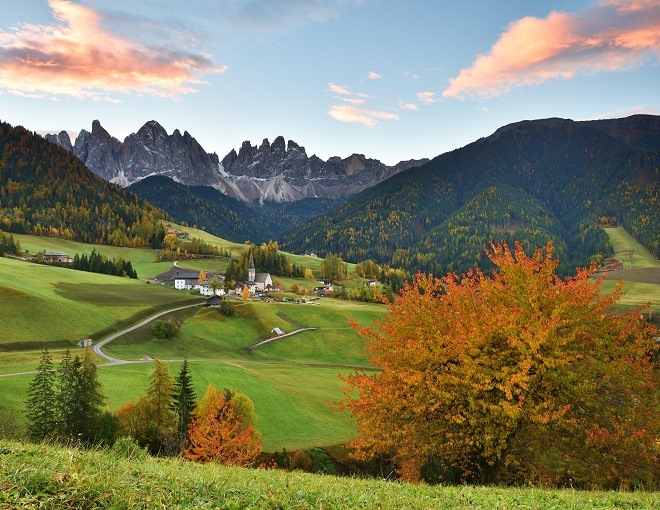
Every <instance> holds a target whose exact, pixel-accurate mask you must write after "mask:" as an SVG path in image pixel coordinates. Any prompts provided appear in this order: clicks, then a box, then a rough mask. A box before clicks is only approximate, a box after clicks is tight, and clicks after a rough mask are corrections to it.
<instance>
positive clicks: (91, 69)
mask: <svg viewBox="0 0 660 510" xmlns="http://www.w3.org/2000/svg"><path fill="white" fill-rule="evenodd" d="M48 5H49V6H50V8H51V10H52V12H53V16H54V18H55V20H56V21H55V22H54V23H53V24H51V25H34V24H28V23H23V24H20V25H18V27H16V28H14V29H12V30H11V31H8V32H5V31H0V89H3V90H5V91H7V92H9V93H12V94H15V95H27V96H33V97H44V98H46V97H47V98H56V97H58V96H71V97H78V98H86V99H93V100H102V101H117V100H118V99H117V98H116V97H115V96H114V93H129V92H138V93H144V94H150V95H157V96H177V95H180V94H188V93H192V92H195V91H196V88H195V87H196V86H198V85H200V84H202V83H203V81H202V79H201V77H202V76H203V75H205V74H207V73H212V72H222V71H225V70H226V67H225V66H216V65H215V64H214V63H213V62H212V61H211V59H210V57H209V56H208V55H204V54H201V53H198V54H194V53H190V52H187V51H185V50H184V49H179V50H175V49H171V48H168V47H165V46H155V45H148V44H145V43H142V42H140V41H139V40H138V39H137V38H136V37H130V36H128V35H126V34H120V33H118V32H115V31H112V30H109V29H108V28H106V27H105V26H104V24H103V23H102V17H101V14H100V13H99V12H98V11H96V10H94V9H92V8H90V7H86V6H83V5H79V4H76V3H74V2H72V1H70V0H49V1H48Z"/></svg>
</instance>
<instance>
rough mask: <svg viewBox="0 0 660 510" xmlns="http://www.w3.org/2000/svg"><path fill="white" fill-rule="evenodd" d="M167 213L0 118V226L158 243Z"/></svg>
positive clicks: (131, 242)
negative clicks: (1, 120) (162, 220)
mask: <svg viewBox="0 0 660 510" xmlns="http://www.w3.org/2000/svg"><path fill="white" fill-rule="evenodd" d="M166 218H168V216H167V214H166V213H165V212H163V211H161V210H160V209H157V208H155V207H153V206H152V205H150V204H149V203H147V202H145V201H144V200H142V199H140V198H138V196H137V195H135V194H134V193H130V192H128V191H126V190H124V189H122V188H120V187H119V186H116V185H114V184H110V183H108V182H106V181H104V180H103V179H101V178H100V177H98V176H96V175H94V174H93V173H92V172H90V171H89V170H88V169H87V168H86V167H85V166H84V165H83V164H82V163H81V162H80V160H79V159H78V158H76V157H75V156H73V155H72V154H70V153H68V152H67V151H66V150H64V149H63V148H61V147H57V146H56V145H53V144H51V143H49V142H47V141H46V140H45V139H44V138H42V137H41V136H39V135H37V134H34V133H32V132H30V131H27V130H26V129H24V128H22V127H20V126H19V127H12V126H10V125H9V124H6V123H2V122H0V230H5V231H8V232H18V233H26V234H36V235H48V236H53V237H62V238H65V239H75V240H77V241H83V242H89V243H100V244H112V245H116V246H147V245H153V246H154V247H155V246H159V245H160V242H161V241H162V237H163V228H162V226H161V224H160V221H159V220H161V219H166Z"/></svg>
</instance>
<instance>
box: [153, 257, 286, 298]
mask: <svg viewBox="0 0 660 510" xmlns="http://www.w3.org/2000/svg"><path fill="white" fill-rule="evenodd" d="M158 280H159V281H160V282H162V283H170V284H173V285H174V288H175V289H177V290H199V293H200V294H201V295H203V296H213V295H216V296H224V295H225V294H226V293H229V294H232V293H233V294H241V293H242V292H243V289H244V288H245V287H246V286H247V288H248V289H249V290H250V294H257V293H259V292H269V291H272V290H276V288H275V287H274V286H273V279H272V278H271V276H270V273H257V271H256V268H255V266H254V259H253V258H252V257H250V265H249V267H248V278H247V280H246V281H242V282H236V284H235V285H234V287H233V288H231V289H228V290H227V291H225V285H224V281H225V277H224V276H223V275H221V274H215V273H204V272H203V271H196V270H191V269H183V268H180V267H176V266H175V267H173V268H172V269H171V270H170V271H169V272H167V273H163V274H162V275H160V277H159V278H158ZM214 280H215V281H217V282H219V283H220V285H218V284H217V283H215V282H214Z"/></svg>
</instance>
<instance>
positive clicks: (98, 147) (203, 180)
mask: <svg viewBox="0 0 660 510" xmlns="http://www.w3.org/2000/svg"><path fill="white" fill-rule="evenodd" d="M46 139H47V140H48V141H50V142H52V143H54V144H57V145H60V146H62V147H64V148H65V149H67V150H68V151H69V152H71V153H72V154H74V155H76V156H77V157H78V158H79V159H80V160H81V161H82V162H83V163H84V164H85V165H86V166H87V167H88V168H89V169H90V170H92V172H94V173H95V174H97V175H99V176H101V177H103V178H104V179H105V180H107V181H110V182H113V183H116V184H119V185H121V186H123V187H127V186H129V185H131V184H133V183H135V182H137V181H139V180H141V179H144V178H146V177H149V176H154V175H161V176H165V177H169V178H170V179H172V180H174V181H176V182H178V183H181V184H185V185H187V186H212V187H214V188H216V189H218V190H219V191H221V192H222V193H224V194H225V195H227V196H229V197H232V198H237V199H239V200H242V201H244V202H267V201H273V202H293V201H297V200H302V199H305V198H311V197H315V198H324V199H325V198H329V199H334V198H338V197H345V196H350V195H355V194H357V193H359V192H361V191H363V190H365V189H367V188H369V187H371V186H373V185H375V184H378V183H379V182H381V181H383V180H385V179H387V178H389V177H391V176H393V175H396V174H397V173H400V172H402V171H404V170H407V169H409V168H412V167H415V166H418V165H420V164H423V163H426V162H427V161H428V160H427V159H423V160H410V161H402V162H400V163H398V164H396V165H394V166H388V165H385V164H383V163H381V162H380V161H378V160H376V159H369V158H366V157H365V156H364V155H362V154H353V155H352V156H350V157H348V158H344V159H342V158H339V157H332V158H329V159H328V160H327V161H323V160H322V159H321V158H319V157H317V156H315V155H313V156H311V157H308V156H307V153H306V152H305V148H304V147H302V146H300V145H298V144H297V143H296V142H294V141H291V140H289V142H288V144H287V143H285V141H284V138H283V137H281V136H278V137H277V138H275V140H274V141H273V143H272V144H271V143H270V142H269V141H268V139H264V140H263V142H262V143H261V145H260V146H259V147H257V146H253V145H251V144H250V143H249V142H247V141H246V142H244V143H243V145H242V146H241V148H240V149H239V151H238V152H236V151H235V150H233V149H232V150H231V151H230V152H229V154H227V155H226V156H225V157H224V158H223V159H222V161H220V159H219V158H218V156H217V155H216V154H215V153H213V154H209V153H207V152H206V151H205V150H204V148H203V147H202V146H201V145H200V144H199V143H198V142H197V140H196V139H195V138H194V137H192V136H191V135H190V134H189V133H188V132H187V131H186V132H184V133H183V134H181V133H180V131H179V130H178V129H177V130H175V131H174V132H173V133H172V134H171V135H168V134H167V131H165V129H164V128H163V127H162V126H161V125H160V124H159V123H158V122H156V121H153V120H152V121H149V122H147V123H146V124H144V126H142V127H141V128H140V129H139V130H138V131H137V133H132V134H130V135H128V136H127V137H126V138H125V139H124V141H123V142H120V141H119V140H118V139H117V138H115V137H113V136H111V135H110V134H109V133H108V132H107V131H106V130H105V129H104V128H103V126H101V123H100V122H99V121H98V120H95V121H94V122H93V123H92V131H91V132H89V131H86V130H84V129H83V130H82V131H80V134H79V135H78V137H77V138H76V141H75V143H74V144H72V143H71V139H70V137H69V135H68V133H67V132H65V131H62V132H60V133H59V134H57V135H54V134H50V135H46Z"/></svg>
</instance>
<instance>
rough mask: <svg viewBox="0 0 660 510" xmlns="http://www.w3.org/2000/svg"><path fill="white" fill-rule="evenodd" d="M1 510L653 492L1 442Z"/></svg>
mask: <svg viewBox="0 0 660 510" xmlns="http://www.w3.org/2000/svg"><path fill="white" fill-rule="evenodd" d="M0 485H2V488H3V489H2V492H1V493H0V506H2V507H6V508H96V507H99V508H181V509H183V508H235V509H238V508H241V509H243V508H245V509H248V508H250V509H269V508H270V509H272V508H300V509H302V508H319V509H321V508H322V509H324V510H335V509H374V508H378V509H382V510H390V509H392V510H394V509H397V510H398V509H401V508H406V509H410V510H417V509H419V510H421V509H423V510H428V509H435V508H437V509H444V510H454V509H467V508H470V509H488V510H491V509H513V508H521V509H522V508H543V509H547V510H559V509H561V510H565V509H575V510H577V509H581V510H582V509H585V510H591V509H611V508H626V509H631V510H632V509H635V510H647V509H648V510H651V509H654V508H657V494H654V493H649V492H643V491H638V492H614V491H608V492H606V491H577V490H573V489H561V490H557V489H543V488H531V487H524V488H516V487H508V488H500V487H474V486H453V487H442V486H428V485H412V484H407V483H393V482H388V481H385V480H368V479H359V478H347V477H343V478H342V477H335V476H328V475H313V474H307V473H299V472H288V471H280V470H266V469H246V468H232V467H226V466H222V465H218V464H195V463H192V462H184V461H181V460H178V459H158V458H148V457H146V456H145V455H143V454H142V455H141V454H140V452H139V451H138V452H135V451H132V452H127V451H126V450H125V449H124V450H122V449H121V448H119V447H117V448H114V449H110V450H96V451H89V450H87V451H85V450H74V449H67V448H63V447H59V446H51V445H30V444H21V443H16V442H8V441H0Z"/></svg>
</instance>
